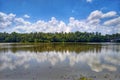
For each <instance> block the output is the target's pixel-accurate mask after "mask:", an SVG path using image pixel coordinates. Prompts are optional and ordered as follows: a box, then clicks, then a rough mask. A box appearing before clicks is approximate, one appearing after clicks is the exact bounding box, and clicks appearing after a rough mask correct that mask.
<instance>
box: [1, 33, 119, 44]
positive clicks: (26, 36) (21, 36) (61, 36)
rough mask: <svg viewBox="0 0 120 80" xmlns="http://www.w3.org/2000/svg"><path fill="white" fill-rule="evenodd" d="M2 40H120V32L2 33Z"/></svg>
mask: <svg viewBox="0 0 120 80" xmlns="http://www.w3.org/2000/svg"><path fill="white" fill-rule="evenodd" d="M0 42H120V33H116V34H106V35H102V34H101V33H98V32H96V33H87V32H79V31H77V32H69V33H63V32H61V33H57V32H56V33H42V32H35V33H16V32H12V33H6V32H4V33H0Z"/></svg>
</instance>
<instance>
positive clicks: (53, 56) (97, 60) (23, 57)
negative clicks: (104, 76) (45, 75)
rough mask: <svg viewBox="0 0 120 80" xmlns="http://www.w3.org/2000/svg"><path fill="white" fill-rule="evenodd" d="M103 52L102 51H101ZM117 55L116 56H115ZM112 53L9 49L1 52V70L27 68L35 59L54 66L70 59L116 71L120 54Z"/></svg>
mask: <svg viewBox="0 0 120 80" xmlns="http://www.w3.org/2000/svg"><path fill="white" fill-rule="evenodd" d="M101 52H102V51H101ZM114 57H115V58H114ZM114 57H113V53H111V51H110V50H109V52H107V53H106V54H105V53H100V54H97V53H95V52H94V53H93V52H81V53H79V54H77V53H75V52H69V51H64V52H60V51H59V52H56V51H50V52H47V51H46V52H39V53H35V52H29V51H27V52H17V53H14V54H13V53H12V52H11V51H9V52H8V53H5V54H4V53H3V54H0V71H2V70H5V69H7V68H8V69H10V70H14V69H16V68H17V67H19V66H23V68H25V69H27V68H29V67H30V61H32V60H35V61H36V62H37V63H45V62H49V63H51V65H52V66H55V65H56V64H57V63H59V62H61V63H63V62H65V61H66V59H68V61H69V65H70V66H74V65H76V64H77V65H80V64H79V63H84V64H87V65H88V66H89V67H90V68H91V70H92V71H95V72H101V71H103V70H104V69H107V70H108V71H116V70H117V67H116V65H117V66H119V65H120V62H119V61H120V54H117V53H114Z"/></svg>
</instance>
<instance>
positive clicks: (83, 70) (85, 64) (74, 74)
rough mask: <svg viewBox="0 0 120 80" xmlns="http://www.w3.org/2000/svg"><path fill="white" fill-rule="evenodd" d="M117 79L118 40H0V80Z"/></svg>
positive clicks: (119, 65)
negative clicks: (36, 41) (23, 42)
mask: <svg viewBox="0 0 120 80" xmlns="http://www.w3.org/2000/svg"><path fill="white" fill-rule="evenodd" d="M81 77H86V78H89V79H91V80H120V44H119V43H39V44H38V43H36V44H35V43H33V44H21V43H0V80H82V79H81Z"/></svg>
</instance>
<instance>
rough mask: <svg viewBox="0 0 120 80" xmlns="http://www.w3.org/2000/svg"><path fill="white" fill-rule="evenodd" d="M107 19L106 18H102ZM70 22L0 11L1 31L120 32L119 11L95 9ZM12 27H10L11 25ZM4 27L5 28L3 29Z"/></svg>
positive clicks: (71, 18) (71, 19) (72, 18)
mask: <svg viewBox="0 0 120 80" xmlns="http://www.w3.org/2000/svg"><path fill="white" fill-rule="evenodd" d="M102 19H105V20H102ZM68 20H69V22H68V23H65V22H64V21H62V20H57V19H56V18H55V17H51V19H50V20H48V21H44V20H37V21H35V22H30V21H29V20H28V19H27V20H26V19H25V18H22V17H16V15H15V14H12V13H10V14H6V13H3V12H0V32H2V31H3V32H4V31H5V32H13V31H15V32H20V33H21V32H27V33H29V32H52V33H54V32H75V31H80V32H101V33H102V34H111V33H120V16H119V15H117V12H115V11H110V12H107V13H103V12H102V11H99V10H95V11H92V12H91V13H90V15H89V16H88V17H87V18H86V19H82V20H78V19H75V18H74V17H70V18H69V19H68ZM10 25H11V26H12V27H9V26H10ZM2 28H4V30H3V29H2Z"/></svg>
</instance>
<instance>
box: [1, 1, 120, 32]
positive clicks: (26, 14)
mask: <svg viewBox="0 0 120 80" xmlns="http://www.w3.org/2000/svg"><path fill="white" fill-rule="evenodd" d="M75 31H80V32H100V33H102V34H113V33H120V0H0V32H8V33H11V32H18V33H30V32H45V33H46V32H52V33H54V32H75Z"/></svg>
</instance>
